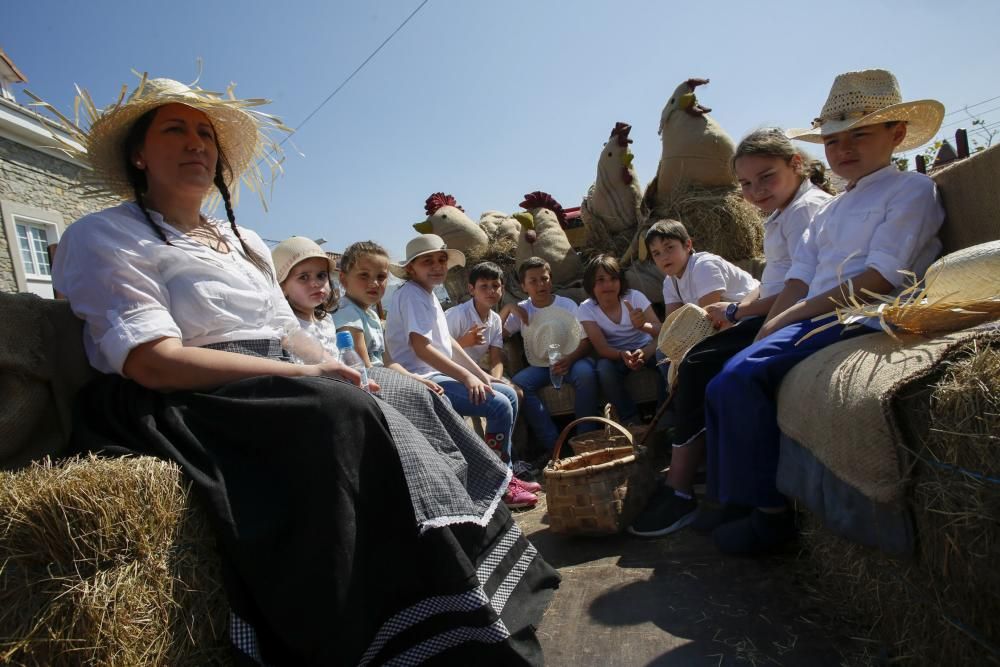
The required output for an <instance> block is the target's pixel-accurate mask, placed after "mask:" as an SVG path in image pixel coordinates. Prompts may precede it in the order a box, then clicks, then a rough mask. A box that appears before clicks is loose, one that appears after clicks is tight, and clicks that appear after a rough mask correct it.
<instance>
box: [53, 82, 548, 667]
mask: <svg viewBox="0 0 1000 667" xmlns="http://www.w3.org/2000/svg"><path fill="white" fill-rule="evenodd" d="M229 92H230V93H231V92H232V91H229ZM82 99H83V104H84V107H85V109H86V111H87V112H88V113H89V115H90V119H91V124H90V127H89V128H88V129H87V130H86V131H84V130H81V129H79V128H76V127H75V126H73V125H72V124H69V122H68V121H66V123H67V130H68V131H70V132H71V133H72V134H74V137H75V139H76V140H77V142H78V144H79V145H82V146H84V147H85V148H86V151H85V152H79V151H78V152H77V157H78V158H79V159H81V160H83V161H86V162H88V163H89V164H90V165H91V166H92V168H93V172H92V173H93V174H94V177H95V178H96V179H97V181H98V183H97V185H99V186H100V187H102V188H104V189H105V190H107V191H110V192H112V193H114V194H117V195H119V196H120V197H121V198H122V199H123V200H125V203H122V204H120V205H118V206H115V207H112V208H109V209H106V210H103V211H100V212H98V213H94V214H91V215H87V216H84V217H83V218H82V219H80V220H78V221H77V222H75V223H74V224H72V225H70V226H69V227H68V228H67V230H66V232H65V234H64V235H63V237H62V242H61V243H60V246H59V252H58V253H57V255H56V259H55V264H54V267H53V283H54V286H55V288H56V289H57V290H58V291H59V292H61V293H63V294H65V295H66V297H67V298H68V299H69V303H70V305H71V307H72V309H73V311H74V312H75V313H76V314H77V315H78V316H79V317H80V318H82V319H83V320H84V321H85V327H84V331H85V333H84V337H85V345H86V350H87V354H88V358H89V359H90V362H91V364H92V365H93V366H94V367H95V368H96V369H97V370H98V371H100V372H101V373H102V375H101V376H100V377H99V378H98V379H97V380H95V381H94V382H93V383H92V384H91V385H90V386H88V387H87V389H86V390H85V391H83V392H81V394H80V396H79V397H78V401H79V402H80V404H79V405H78V406H77V408H78V409H77V412H76V414H77V416H78V418H77V421H76V422H75V424H74V433H73V445H74V446H75V447H76V448H78V449H81V450H100V451H103V452H105V453H109V454H129V455H137V454H138V455H142V454H145V455H154V456H160V457H163V458H167V459H171V460H174V461H176V462H178V463H179V464H180V466H181V468H182V469H183V471H184V472H185V474H186V475H187V476H188V477H189V478H190V479H191V480H192V483H193V485H194V486H195V488H196V490H197V492H198V493H199V494H200V495H201V496H202V498H203V500H205V501H206V502H204V503H202V505H201V506H202V507H203V508H204V509H205V511H207V512H208V513H209V514H210V518H211V519H212V525H213V526H214V528H215V532H216V536H217V542H218V545H219V549H220V555H221V557H222V563H223V567H224V570H225V572H224V575H225V576H224V581H225V583H226V590H227V593H228V597H229V601H230V605H231V608H232V616H231V619H230V621H231V622H230V630H231V637H230V639H231V641H232V642H233V645H234V649H235V650H236V651H238V652H239V654H240V658H241V662H243V663H260V664H262V663H263V662H264V661H266V662H267V663H268V664H317V665H329V664H348V663H350V664H356V663H358V662H362V661H364V662H370V663H372V664H383V663H387V662H392V661H394V660H404V659H408V658H407V656H411V655H412V652H413V651H416V650H421V651H424V650H425V647H427V646H435V647H437V649H436V650H437V653H436V656H437V657H439V658H440V659H442V660H444V661H449V660H452V661H458V662H464V663H475V662H476V661H481V660H484V659H489V660H492V659H494V658H495V656H497V655H505V656H508V657H510V659H511V661H512V662H516V661H517V660H518V659H521V660H531V659H537V656H538V655H540V654H539V653H538V652H537V650H538V647H537V643H535V642H534V640H533V635H532V630H531V628H532V627H533V626H534V625H536V624H537V623H538V621H539V620H540V619H541V614H542V612H543V611H544V607H545V603H546V599H545V598H546V595H545V594H544V593H543V592H542V591H544V590H545V589H550V588H552V587H554V586H555V585H556V583H557V582H558V575H557V574H556V573H555V572H554V571H553V570H552V569H551V568H549V567H548V565H546V564H545V562H544V561H543V560H542V559H541V558H539V557H538V556H537V554H536V552H535V551H534V549H533V547H531V545H530V544H528V543H527V541H526V540H525V538H524V537H523V535H521V534H520V532H519V530H518V528H517V527H516V525H515V524H514V523H513V520H512V519H511V517H510V514H509V513H508V512H507V510H506V509H505V508H504V507H502V506H500V507H499V509H498V505H499V500H500V497H501V495H502V493H503V492H505V491H506V487H505V485H504V482H505V480H506V477H507V474H508V472H507V469H506V468H505V467H504V466H503V465H501V464H500V463H499V462H498V461H496V459H495V457H493V455H492V454H491V453H490V452H489V450H488V449H487V448H485V447H483V446H482V443H481V442H478V441H477V440H476V439H475V437H474V436H472V435H471V431H469V429H468V428H467V427H466V426H465V425H464V424H463V423H462V421H461V419H459V418H458V417H457V416H456V415H455V414H454V412H452V411H451V410H450V409H448V408H447V406H446V405H445V404H444V403H443V402H442V401H437V404H440V406H441V407H442V411H441V412H438V413H436V414H431V415H427V414H422V413H420V412H419V411H414V414H412V415H411V417H412V419H413V420H414V421H412V422H411V421H408V420H407V419H406V418H404V417H403V416H402V415H401V414H400V413H399V412H398V411H397V410H395V409H393V408H392V407H391V406H389V405H388V404H386V403H385V402H384V401H381V400H378V399H377V398H374V397H373V396H371V395H370V394H368V393H366V392H363V391H360V390H359V389H358V388H357V386H356V385H357V383H358V382H359V375H358V374H357V373H356V372H355V371H353V370H351V369H349V368H346V367H344V366H342V365H341V364H340V363H339V362H336V361H330V360H322V359H321V360H319V361H318V362H317V363H312V364H291V363H286V361H285V360H284V359H285V358H286V355H285V353H284V352H283V350H282V343H283V341H287V340H288V339H289V338H291V337H292V336H293V335H295V334H296V333H297V332H299V331H300V330H299V325H298V322H297V320H296V318H295V315H294V314H293V312H292V311H291V309H290V308H289V307H288V304H287V302H286V301H285V298H284V295H283V294H282V293H281V290H280V289H279V286H278V282H277V280H276V274H275V268H274V266H273V264H272V263H271V261H270V254H269V253H268V251H267V247H266V246H265V245H264V243H263V242H262V241H261V239H260V237H259V236H257V235H256V234H254V233H253V232H251V231H249V230H247V229H245V228H242V227H239V226H237V224H236V219H235V214H234V211H233V204H232V199H233V197H232V196H231V192H232V188H233V187H234V186H235V184H236V182H237V180H238V179H239V178H240V177H241V176H242V177H243V178H244V180H245V182H249V184H250V185H251V186H255V187H256V186H259V185H260V184H261V178H260V166H259V165H260V164H265V163H266V162H267V158H266V155H267V151H268V149H271V150H275V149H276V148H277V146H275V145H274V143H273V142H272V141H270V140H269V139H268V130H269V129H276V128H281V127H282V126H281V125H280V123H279V122H278V121H276V119H274V118H273V117H271V116H266V115H264V114H260V113H259V112H256V111H254V110H253V107H254V106H256V105H259V104H262V103H263V101H261V100H239V99H236V97H235V96H234V95H232V94H230V95H226V96H223V95H219V94H216V93H211V92H208V91H204V90H201V89H200V88H196V87H193V86H185V85H184V84H181V83H178V82H176V81H172V80H169V79H153V80H147V79H146V77H145V76H143V77H142V79H141V81H140V84H139V86H138V87H137V88H136V90H135V91H134V92H133V93H132V95H131V96H130V97H129V98H128V99H127V100H124V99H120V100H119V101H118V103H116V104H114V105H112V106H110V107H108V108H107V109H104V110H97V109H96V108H94V107H93V106H92V104H91V103H90V102H89V96H86V95H84V96H82ZM69 149H70V150H72V149H73V147H72V146H70V147H69ZM215 191H217V192H218V194H219V195H220V196H221V199H222V201H223V203H224V205H225V210H226V218H227V220H224V221H220V220H217V219H215V218H212V217H211V216H209V215H207V214H204V213H202V211H201V206H202V203H203V201H204V200H205V198H206V197H207V196H208V195H209V194H210V193H211V192H215ZM398 377H399V378H400V379H401V380H405V378H403V377H402V376H398ZM344 380H347V381H346V382H345V381H344ZM410 384H411V386H413V387H415V388H416V389H415V393H412V394H411V395H414V396H418V397H420V398H424V397H428V396H431V394H430V392H428V391H426V390H425V389H424V388H422V387H420V385H417V384H416V383H412V382H411V383H410ZM352 385H354V386H352ZM373 388H374V387H373ZM383 391H386V388H385V387H383ZM403 391H404V390H403V389H401V390H400V392H401V395H402V392H403ZM425 434H426V435H425ZM456 526H461V528H456ZM498 543H503V544H505V545H510V548H511V549H512V550H516V553H521V554H522V555H521V557H520V558H516V557H515V558H513V559H511V558H506V559H498V560H497V561H496V562H495V563H494V561H492V560H490V561H489V563H490V566H489V567H488V568H486V570H485V571H484V570H483V566H482V565H481V563H483V562H487V560H488V558H487V552H488V551H489V550H490V549H492V547H493V545H495V544H498ZM501 560H502V562H501ZM477 563H479V564H480V565H479V566H478V570H477V565H476V564H477ZM522 577H526V578H527V579H528V580H530V581H531V582H532V585H531V588H530V590H528V589H527V588H526V587H525V586H520V585H518V582H520V580H521V578H522ZM490 582H503V583H504V588H503V591H502V592H501V593H499V594H498V592H497V584H495V583H490ZM535 591H538V593H536V592H535ZM451 598H455V599H460V600H462V603H461V604H457V603H456V604H453V605H450V604H448V603H447V602H445V603H442V601H443V600H448V599H451ZM432 603H433V604H432ZM505 605H506V606H505ZM505 609H506V610H516V614H515V615H513V616H512V615H511V614H510V613H504V610H505ZM414 614H416V616H414ZM402 615H407V617H408V618H411V619H415V618H419V620H421V621H427V622H426V623H422V624H419V625H418V626H406V628H405V629H406V631H405V632H401V630H402V629H403V626H400V625H399V624H398V623H397V622H396V621H397V619H398V618H399V617H401V616H402ZM331 628H332V629H334V630H335V632H334V633H332V634H331ZM484 628H486V630H484ZM512 635H516V636H517V637H518V641H516V642H514V641H510V637H511V636H512ZM525 637H527V644H525V643H524V639H525ZM176 641H184V639H183V638H177V639H176ZM533 643H534V646H532V644H533ZM521 651H525V652H526V654H525V655H526V656H528V657H524V656H522V655H521ZM422 655H428V654H427V653H422Z"/></svg>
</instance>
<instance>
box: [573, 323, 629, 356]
mask: <svg viewBox="0 0 1000 667" xmlns="http://www.w3.org/2000/svg"><path fill="white" fill-rule="evenodd" d="M580 324H582V325H583V330H584V332H585V333H586V334H587V338H588V339H589V340H590V344H591V345H593V346H594V349H595V350H596V351H597V354H599V355H600V356H602V357H604V358H605V359H622V358H623V357H622V353H623V352H624V350H619V349H617V348H614V347H611V346H610V345H608V339H607V338H605V337H604V332H603V331H602V330H601V327H600V326H598V324H597V323H596V322H592V321H590V320H585V321H583V322H581V323H580Z"/></svg>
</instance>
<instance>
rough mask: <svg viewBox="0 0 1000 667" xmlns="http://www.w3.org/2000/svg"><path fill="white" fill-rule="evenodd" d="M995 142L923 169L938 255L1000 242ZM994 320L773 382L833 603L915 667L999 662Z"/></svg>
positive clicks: (796, 493)
mask: <svg viewBox="0 0 1000 667" xmlns="http://www.w3.org/2000/svg"><path fill="white" fill-rule="evenodd" d="M997 173H1000V147H993V148H991V149H988V150H986V151H983V152H981V153H978V154H976V155H974V156H972V157H970V158H968V159H966V160H964V161H961V162H957V163H953V164H951V165H949V166H948V167H946V168H944V169H942V170H940V171H939V172H937V173H935V174H933V175H932V178H934V180H935V181H936V182H937V185H938V188H939V191H940V194H941V197H942V200H943V203H944V206H945V210H946V214H947V218H946V221H945V224H944V226H943V227H942V230H941V239H942V242H943V245H944V252H945V253H950V252H954V251H955V250H959V249H961V248H965V247H969V246H971V245H976V244H979V243H985V242H987V241H992V240H995V239H997V238H998V237H1000V189H998V188H997V187H996V174H997ZM998 387H1000V325H998V323H997V322H992V323H987V324H984V325H980V326H978V327H975V328H972V329H966V330H962V331H958V332H954V333H952V334H948V335H946V336H937V337H932V338H916V337H910V338H904V339H903V340H902V342H901V343H896V342H895V341H892V340H891V339H889V338H888V337H887V336H882V335H876V336H864V337H861V338H856V339H853V340H849V341H844V342H841V343H837V344H835V345H832V346H830V347H829V348H826V349H825V350H823V351H821V352H820V353H817V354H815V355H813V356H812V357H810V358H808V359H806V360H805V361H803V362H802V363H800V364H799V365H797V366H796V367H795V368H794V369H793V370H792V372H791V373H789V375H788V377H787V378H786V379H785V381H784V383H783V384H782V387H781V391H780V393H779V408H778V421H779V425H780V426H781V429H782V442H781V456H780V463H779V469H778V487H779V489H781V490H782V492H784V493H786V494H787V495H789V496H791V497H792V498H794V499H795V501H796V504H797V506H798V507H799V508H800V509H801V510H803V511H804V519H803V523H804V525H805V527H806V530H805V531H804V534H803V537H804V539H803V545H804V551H803V553H804V554H805V556H806V561H807V562H808V564H809V565H810V566H811V567H812V568H813V569H814V570H815V571H817V572H818V573H819V574H820V575H821V576H820V589H821V590H823V591H824V592H825V593H826V594H827V595H828V596H829V597H830V599H831V600H833V601H834V603H835V605H834V606H835V607H839V608H841V609H842V610H843V611H845V612H848V610H850V612H854V613H856V614H858V615H860V617H861V618H860V619H858V620H860V621H861V622H862V624H863V625H865V627H866V629H868V630H869V631H870V633H871V634H872V635H873V636H874V637H877V638H879V639H881V640H883V641H884V642H886V644H888V645H889V646H890V647H895V648H891V649H890V650H892V651H899V652H901V653H903V654H906V655H908V656H910V657H912V658H915V659H916V661H917V662H920V663H922V664H945V663H949V664H977V663H979V662H981V661H982V658H983V656H985V655H990V654H992V655H994V656H997V655H1000V649H998V647H1000V622H998V621H997V619H998V618H1000V577H998V575H997V571H996V563H997V562H998V561H1000V481H998V480H1000V439H998V438H1000V389H998Z"/></svg>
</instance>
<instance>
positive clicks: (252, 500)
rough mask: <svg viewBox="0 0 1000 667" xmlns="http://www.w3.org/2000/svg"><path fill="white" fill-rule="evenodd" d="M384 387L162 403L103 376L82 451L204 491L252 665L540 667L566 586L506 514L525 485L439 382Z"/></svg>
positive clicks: (237, 391) (396, 379) (91, 394)
mask: <svg viewBox="0 0 1000 667" xmlns="http://www.w3.org/2000/svg"><path fill="white" fill-rule="evenodd" d="M375 379H376V381H378V382H380V383H382V384H383V394H385V395H386V397H387V398H389V399H390V400H389V401H386V400H378V399H376V398H373V397H372V396H370V395H368V394H367V393H365V392H362V391H361V390H360V389H358V388H356V387H352V386H350V385H348V384H346V383H344V382H340V381H337V380H332V379H327V378H305V379H291V378H282V377H258V378H251V379H247V380H241V381H238V382H233V383H230V384H227V385H225V386H223V387H220V388H218V389H216V390H214V391H208V392H175V393H170V394H162V393H159V392H155V391H150V390H148V389H145V388H143V387H141V386H139V385H138V384H136V383H134V382H132V381H130V380H126V379H123V378H121V377H119V376H103V377H101V378H99V379H98V380H96V381H95V382H94V383H93V384H92V385H91V386H89V387H88V388H87V389H86V390H84V391H82V392H81V394H80V398H79V399H78V405H77V413H76V425H75V432H74V444H75V445H76V447H77V448H78V449H80V450H87V451H99V452H104V453H106V454H112V455H152V456H158V457H161V458H165V459H170V460H173V461H176V462H177V463H178V464H180V466H181V468H182V469H183V470H184V472H185V473H186V474H187V476H188V477H189V478H190V479H192V480H193V481H194V485H195V488H196V489H197V491H198V492H199V493H200V495H201V497H202V499H203V500H204V501H205V503H204V504H205V506H206V508H207V510H208V512H209V514H210V516H211V519H212V521H213V524H214V526H215V530H216V534H217V539H218V544H219V549H220V552H221V555H222V559H223V568H224V573H225V583H226V590H227V594H228V596H229V601H230V606H231V608H232V624H231V639H232V642H233V644H234V648H235V649H236V651H235V655H236V657H237V660H238V662H240V663H243V664H271V665H354V664H371V665H376V664H384V663H392V664H401V665H403V664H417V663H421V662H426V661H430V662H432V663H433V662H438V663H440V664H541V662H542V656H541V650H540V647H539V645H538V642H537V640H536V638H535V635H534V626H535V625H536V624H537V623H538V622H539V621H540V619H541V616H542V613H543V611H544V610H545V607H546V606H547V605H548V602H549V600H550V599H551V595H552V591H553V589H554V588H556V587H557V586H558V582H559V575H558V574H557V573H556V572H555V571H554V570H553V569H552V568H551V567H550V566H549V565H548V564H547V563H545V561H544V560H543V559H542V558H541V557H540V556H539V555H538V553H537V551H536V550H535V548H534V547H533V546H532V545H531V543H530V542H528V540H527V539H526V538H525V537H524V535H523V534H521V532H520V530H519V529H518V527H517V525H516V524H515V523H514V521H513V519H512V518H511V515H510V513H509V511H508V510H507V509H506V508H505V507H504V505H503V504H502V503H501V502H500V499H501V496H502V493H503V491H504V490H505V487H506V484H505V482H506V479H507V477H506V475H507V474H509V473H507V471H506V469H505V468H504V467H503V466H501V465H500V464H499V463H498V462H497V461H496V457H495V456H494V455H493V454H492V453H491V452H490V451H489V450H488V449H487V448H486V446H485V445H484V444H483V443H482V442H481V441H479V439H478V438H476V437H475V435H474V434H473V433H472V432H471V430H469V429H468V428H467V427H466V426H465V424H464V422H463V421H462V420H461V418H459V417H458V416H457V415H455V413H454V412H453V411H452V410H451V409H450V408H449V407H448V406H447V404H446V403H445V402H443V401H442V400H441V399H440V398H438V397H436V396H433V395H432V394H431V393H430V392H429V391H428V390H427V389H426V388H425V387H423V385H420V384H419V383H416V382H413V381H412V380H410V379H408V378H403V377H402V376H400V375H399V374H395V373H393V372H391V371H377V372H376V373H375ZM389 403H393V404H396V405H397V406H398V407H401V408H402V409H403V411H405V412H407V413H408V414H407V417H409V419H407V418H404V417H403V416H402V414H401V413H400V411H398V410H396V409H395V408H393V407H392V405H390V404H389Z"/></svg>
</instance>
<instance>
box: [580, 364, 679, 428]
mask: <svg viewBox="0 0 1000 667" xmlns="http://www.w3.org/2000/svg"><path fill="white" fill-rule="evenodd" d="M646 368H653V369H655V368H656V356H655V355H650V356H649V357H648V358H647V359H646ZM633 372H635V371H633V370H632V369H630V368H629V367H628V366H626V365H625V362H624V361H622V360H621V359H605V358H604V357H601V358H600V359H598V360H597V378H598V380H599V381H600V383H601V391H603V392H604V397H605V398H606V399H608V402H609V403H611V405H613V406H615V410H616V411H617V412H618V419H619V421H621V423H623V424H628V423H630V422H634V421H637V419H638V416H639V407H638V406H637V405H636V404H635V401H634V400H632V397H631V396H629V393H628V390H627V389H625V378H626V377H627V376H628V374H629V373H633ZM656 384H657V392H656V393H657V397H658V401H659V402H663V401H664V400H665V394H666V383H665V382H664V379H663V375H662V374H661V373H657V374H656Z"/></svg>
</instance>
